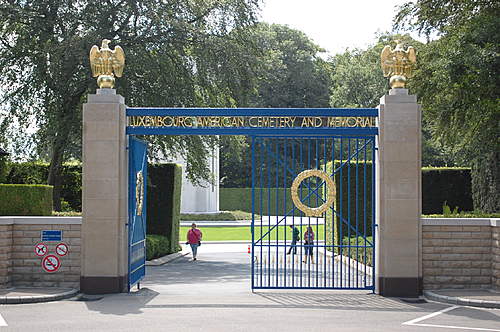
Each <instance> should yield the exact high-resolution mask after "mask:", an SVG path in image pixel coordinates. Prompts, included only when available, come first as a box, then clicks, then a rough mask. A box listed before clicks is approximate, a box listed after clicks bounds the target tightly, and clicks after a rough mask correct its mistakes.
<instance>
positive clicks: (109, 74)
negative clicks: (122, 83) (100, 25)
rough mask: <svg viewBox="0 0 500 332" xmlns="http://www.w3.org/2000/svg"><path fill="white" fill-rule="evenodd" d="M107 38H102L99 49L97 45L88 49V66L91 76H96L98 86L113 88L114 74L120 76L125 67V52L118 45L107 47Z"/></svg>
mask: <svg viewBox="0 0 500 332" xmlns="http://www.w3.org/2000/svg"><path fill="white" fill-rule="evenodd" d="M110 42H111V41H110V40H108V39H103V41H102V45H101V49H99V47H98V46H97V45H94V46H92V48H91V49H90V67H91V68H92V77H97V85H98V86H99V88H101V89H103V88H110V89H111V88H113V87H114V86H115V76H116V77H121V76H122V74H123V68H124V67H125V53H124V52H123V49H122V48H121V47H120V46H115V49H114V50H112V49H110V48H109V43H110Z"/></svg>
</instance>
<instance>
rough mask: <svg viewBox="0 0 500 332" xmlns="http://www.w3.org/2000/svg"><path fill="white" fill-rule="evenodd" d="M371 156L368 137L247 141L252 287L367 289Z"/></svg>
mask: <svg viewBox="0 0 500 332" xmlns="http://www.w3.org/2000/svg"><path fill="white" fill-rule="evenodd" d="M374 153H375V139H374V136H358V137H356V136H327V137H312V136H308V137H260V136H254V137H253V138H252V211H253V222H252V256H253V259H252V288H254V289H263V288H321V289H371V290H374V284H375V283H374V280H375V279H374V277H375V274H374V263H375V260H374V257H375V243H374V237H373V234H374V232H375V223H374V220H375V218H374V217H375V204H373V203H374V202H375V199H374V195H375V190H374V189H375V188H374V183H375V165H374V162H373V161H374V156H375V155H374ZM294 233H295V236H294V235H293V234H294ZM307 240H309V241H307ZM306 241H307V242H306Z"/></svg>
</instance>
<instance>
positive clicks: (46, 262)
mask: <svg viewBox="0 0 500 332" xmlns="http://www.w3.org/2000/svg"><path fill="white" fill-rule="evenodd" d="M42 267H43V269H44V270H45V271H46V272H56V271H57V270H59V268H60V267H61V261H59V258H57V256H54V255H47V256H45V257H44V258H43V259H42Z"/></svg>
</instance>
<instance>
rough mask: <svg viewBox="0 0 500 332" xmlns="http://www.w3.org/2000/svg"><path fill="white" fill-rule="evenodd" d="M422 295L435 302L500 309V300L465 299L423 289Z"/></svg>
mask: <svg viewBox="0 0 500 332" xmlns="http://www.w3.org/2000/svg"><path fill="white" fill-rule="evenodd" d="M424 297H425V298H426V299H428V300H432V301H436V302H444V303H449V304H458V305H464V306H470V307H481V308H495V309H500V301H485V300H475V299H467V298H464V297H453V296H446V295H439V294H436V293H434V292H431V291H424Z"/></svg>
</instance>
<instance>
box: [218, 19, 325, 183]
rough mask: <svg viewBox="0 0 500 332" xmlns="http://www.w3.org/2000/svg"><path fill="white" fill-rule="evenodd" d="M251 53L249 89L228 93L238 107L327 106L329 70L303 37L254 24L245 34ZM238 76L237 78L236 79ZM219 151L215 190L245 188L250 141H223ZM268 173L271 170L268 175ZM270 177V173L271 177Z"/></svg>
mask: <svg viewBox="0 0 500 332" xmlns="http://www.w3.org/2000/svg"><path fill="white" fill-rule="evenodd" d="M247 32H248V34H249V39H250V40H251V43H252V45H253V48H254V49H255V51H253V52H252V53H251V54H248V55H247V56H249V57H252V58H253V59H254V60H253V61H254V65H253V66H252V71H253V74H252V75H246V76H243V77H245V78H246V77H250V79H253V82H252V84H247V86H246V87H242V89H239V90H240V91H245V92H246V93H245V94H234V93H233V95H234V96H235V103H236V105H238V106H239V107H299V108H300V107H328V98H329V83H330V76H329V75H330V74H329V65H328V63H327V62H326V61H324V60H323V59H322V58H321V57H320V54H321V52H323V50H322V49H321V48H320V47H319V46H317V45H316V44H314V43H313V42H312V41H311V40H310V39H309V38H308V37H307V36H306V35H305V34H304V33H303V32H301V31H298V30H294V29H291V28H289V27H287V26H284V25H278V24H272V25H270V24H266V23H259V24H257V25H255V26H253V27H251V28H249V29H247ZM239 77H242V76H241V75H239ZM221 141H222V142H221V150H220V165H221V166H220V167H221V168H220V173H221V185H222V186H226V187H248V186H250V185H251V183H250V180H251V177H250V174H251V160H250V155H251V154H250V153H251V151H250V141H249V140H248V139H246V138H243V137H223V138H222V140H221ZM273 172H274V170H273ZM273 174H274V173H273Z"/></svg>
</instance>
